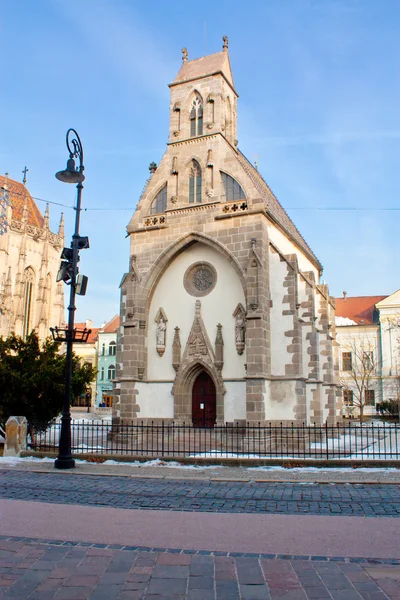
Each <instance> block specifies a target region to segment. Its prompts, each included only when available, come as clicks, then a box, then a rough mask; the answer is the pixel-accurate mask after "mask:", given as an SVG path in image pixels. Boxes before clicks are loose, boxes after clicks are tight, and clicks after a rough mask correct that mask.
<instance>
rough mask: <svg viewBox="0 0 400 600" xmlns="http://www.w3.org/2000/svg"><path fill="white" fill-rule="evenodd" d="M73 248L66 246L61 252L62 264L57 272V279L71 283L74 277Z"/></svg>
mask: <svg viewBox="0 0 400 600" xmlns="http://www.w3.org/2000/svg"><path fill="white" fill-rule="evenodd" d="M72 256H73V250H72V248H64V249H63V251H62V252H61V257H60V258H61V264H60V268H59V270H58V273H57V277H56V281H64V283H70V282H71V279H72Z"/></svg>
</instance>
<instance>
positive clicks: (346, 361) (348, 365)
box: [342, 352, 352, 371]
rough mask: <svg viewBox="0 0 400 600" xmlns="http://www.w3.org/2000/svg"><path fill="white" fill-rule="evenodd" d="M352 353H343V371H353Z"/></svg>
mask: <svg viewBox="0 0 400 600" xmlns="http://www.w3.org/2000/svg"><path fill="white" fill-rule="evenodd" d="M351 369H352V360H351V352H342V371H351Z"/></svg>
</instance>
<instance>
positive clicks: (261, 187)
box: [238, 151, 322, 270]
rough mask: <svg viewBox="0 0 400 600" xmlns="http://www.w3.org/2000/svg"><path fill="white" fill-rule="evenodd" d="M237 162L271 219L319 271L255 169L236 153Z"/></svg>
mask: <svg viewBox="0 0 400 600" xmlns="http://www.w3.org/2000/svg"><path fill="white" fill-rule="evenodd" d="M238 160H239V163H240V164H241V165H242V167H243V169H244V171H245V172H246V173H247V175H248V176H249V177H250V179H251V180H252V182H253V184H254V186H255V187H256V189H257V190H258V192H259V194H260V196H261V198H262V199H263V200H264V202H265V205H266V208H267V212H268V214H269V215H270V217H272V219H273V220H274V221H275V222H276V223H277V224H278V225H279V226H280V227H281V228H282V229H283V230H284V231H285V232H286V233H287V234H289V236H290V237H291V238H292V240H293V241H294V242H295V243H296V244H297V245H298V246H299V248H301V249H302V250H303V251H304V253H305V254H306V255H307V256H308V257H309V258H310V259H311V260H312V262H313V263H315V264H316V266H317V267H318V268H319V269H320V270H321V269H322V265H321V263H320V262H319V260H318V258H317V257H316V256H315V254H314V252H313V251H312V250H311V248H310V246H309V245H308V244H307V242H306V241H305V239H304V238H303V236H302V235H301V233H300V231H299V230H298V229H297V227H296V226H295V224H294V223H293V221H292V220H291V218H290V217H289V215H288V214H287V212H286V211H285V210H284V208H283V207H282V206H281V205H280V203H279V201H278V200H277V198H276V197H275V196H274V194H273V193H272V191H271V189H270V188H269V187H268V184H267V183H266V182H265V181H264V179H263V177H262V176H261V175H260V173H259V172H258V171H257V169H256V168H255V167H253V165H252V164H251V163H250V162H249V161H248V160H247V158H246V157H245V155H244V154H242V152H240V151H239V152H238Z"/></svg>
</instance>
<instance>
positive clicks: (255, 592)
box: [240, 584, 271, 600]
mask: <svg viewBox="0 0 400 600" xmlns="http://www.w3.org/2000/svg"><path fill="white" fill-rule="evenodd" d="M240 594H241V596H242V598H243V600H270V598H271V596H270V594H269V591H268V588H267V587H266V586H265V584H264V585H241V586H240Z"/></svg>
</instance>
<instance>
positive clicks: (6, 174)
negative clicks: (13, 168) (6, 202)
mask: <svg viewBox="0 0 400 600" xmlns="http://www.w3.org/2000/svg"><path fill="white" fill-rule="evenodd" d="M4 179H5V182H4V185H3V190H8V173H4Z"/></svg>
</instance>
